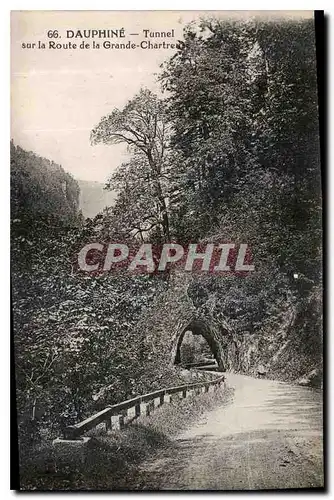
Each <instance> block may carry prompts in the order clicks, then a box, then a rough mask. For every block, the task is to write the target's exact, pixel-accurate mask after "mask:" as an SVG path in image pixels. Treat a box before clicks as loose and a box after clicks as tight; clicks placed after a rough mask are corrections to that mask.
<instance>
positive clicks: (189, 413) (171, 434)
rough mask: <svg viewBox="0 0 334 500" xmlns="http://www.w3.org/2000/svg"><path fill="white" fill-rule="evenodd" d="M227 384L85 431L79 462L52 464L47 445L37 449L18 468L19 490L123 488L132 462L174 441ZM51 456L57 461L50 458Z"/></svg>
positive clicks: (220, 400) (224, 400)
mask: <svg viewBox="0 0 334 500" xmlns="http://www.w3.org/2000/svg"><path fill="white" fill-rule="evenodd" d="M231 397H232V390H231V389H229V388H226V389H223V388H221V389H219V390H218V391H216V392H212V393H203V394H200V395H197V396H192V397H189V398H186V399H182V400H179V401H173V402H171V403H167V404H164V405H163V406H161V407H159V408H157V409H156V410H155V411H154V413H152V414H151V415H150V416H148V417H144V416H141V417H139V418H138V419H137V420H136V421H135V422H133V423H132V424H131V425H129V426H127V427H126V428H125V429H123V430H122V431H112V432H108V433H106V432H105V431H104V430H103V429H95V430H94V431H91V433H90V436H91V440H90V441H89V448H88V450H87V454H86V459H85V461H84V463H82V462H80V460H79V458H76V457H73V461H72V463H71V465H69V464H59V463H57V466H56V467H54V466H53V467H52V466H50V464H52V463H53V464H54V456H53V449H52V447H50V446H49V447H47V446H46V447H45V448H44V449H42V450H40V452H39V454H38V455H37V457H36V456H35V457H34V458H33V459H32V461H31V462H29V461H28V463H26V464H25V466H24V467H23V468H22V471H21V472H22V474H21V489H24V490H67V491H68V490H126V489H129V486H128V485H130V484H132V483H133V480H134V478H135V476H136V473H137V469H138V465H139V464H140V463H141V462H142V461H144V460H145V459H147V458H149V457H151V456H153V455H154V454H155V453H157V452H158V451H159V450H161V449H164V448H167V447H173V446H175V444H174V441H173V438H175V437H176V436H177V435H178V434H179V433H180V432H182V430H184V429H186V428H187V427H189V426H190V425H191V424H193V423H194V422H196V420H197V419H198V418H199V417H200V416H201V415H203V414H205V413H206V412H207V411H210V410H212V409H214V408H215V407H217V406H220V405H222V404H228V402H229V400H230V398H231ZM56 462H57V461H56Z"/></svg>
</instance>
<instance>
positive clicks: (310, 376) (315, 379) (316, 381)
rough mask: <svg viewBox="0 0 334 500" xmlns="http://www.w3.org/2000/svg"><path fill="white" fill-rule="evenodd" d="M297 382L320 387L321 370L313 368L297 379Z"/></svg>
mask: <svg viewBox="0 0 334 500" xmlns="http://www.w3.org/2000/svg"><path fill="white" fill-rule="evenodd" d="M297 383H298V385H303V386H305V387H320V386H322V372H321V370H320V369H318V368H315V369H314V370H312V371H311V372H310V373H307V374H306V375H304V376H303V377H301V378H300V379H298V380H297Z"/></svg>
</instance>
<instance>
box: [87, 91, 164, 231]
mask: <svg viewBox="0 0 334 500" xmlns="http://www.w3.org/2000/svg"><path fill="white" fill-rule="evenodd" d="M167 139H168V137H167V127H166V121H165V113H164V105H163V102H162V101H161V100H159V99H158V98H157V96H155V95H154V94H153V93H152V92H151V91H149V90H143V89H142V90H141V91H140V92H139V94H138V95H136V96H135V97H134V98H133V99H131V100H130V101H129V102H128V103H127V104H126V106H125V107H124V109H123V110H119V109H115V110H114V111H113V112H112V113H111V114H110V115H107V116H105V117H103V118H102V119H101V121H100V123H99V124H98V125H97V127H95V128H94V129H93V130H92V133H91V142H92V144H98V143H103V144H119V143H125V144H127V146H128V149H129V151H130V152H131V154H132V160H131V162H130V163H128V164H127V167H126V168H127V169H129V168H133V170H134V171H135V172H138V175H137V177H138V178H140V176H141V171H142V170H143V169H144V170H146V174H147V185H148V186H150V188H151V189H152V193H153V196H154V198H155V200H156V203H157V208H158V217H159V224H160V225H161V228H162V233H163V239H164V241H170V228H169V215H168V207H167V196H166V192H165V190H164V178H165V176H166V171H167V165H166V150H167V145H168V144H167ZM124 170H125V167H124V166H123V171H124ZM127 171H129V170H127ZM119 176H120V174H118V177H119ZM132 177H133V176H132ZM112 180H116V181H117V179H115V178H114V179H112ZM150 188H149V189H150ZM143 217H144V218H145V217H146V215H144V216H143ZM147 217H150V215H148V216H147ZM139 231H141V229H139Z"/></svg>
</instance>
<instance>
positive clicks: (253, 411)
mask: <svg viewBox="0 0 334 500" xmlns="http://www.w3.org/2000/svg"><path fill="white" fill-rule="evenodd" d="M227 380H228V384H229V385H230V386H233V387H235V392H234V397H233V401H232V402H231V403H230V404H228V405H227V406H221V407H219V408H217V409H216V410H213V411H210V412H208V413H207V414H206V415H205V416H204V417H202V418H201V419H200V420H199V421H198V422H197V423H196V424H195V425H193V426H191V427H190V428H189V429H188V430H187V431H186V432H184V433H183V434H182V435H179V436H178V437H177V438H176V439H175V442H174V443H173V445H175V446H172V447H170V448H168V449H166V450H164V451H163V452H160V453H159V454H158V455H157V456H155V458H154V459H151V460H149V461H147V462H145V463H143V464H142V465H141V468H140V473H139V476H138V482H137V485H136V489H144V490H201V489H206V490H254V489H274V488H275V489H276V488H312V487H313V488H314V487H321V486H323V472H322V470H323V464H322V461H323V457H322V394H321V392H320V391H316V390H313V389H309V388H305V387H300V386H296V385H289V384H286V383H282V382H277V381H271V380H264V379H254V378H252V377H247V376H243V375H234V374H230V375H229V374H228V375H227Z"/></svg>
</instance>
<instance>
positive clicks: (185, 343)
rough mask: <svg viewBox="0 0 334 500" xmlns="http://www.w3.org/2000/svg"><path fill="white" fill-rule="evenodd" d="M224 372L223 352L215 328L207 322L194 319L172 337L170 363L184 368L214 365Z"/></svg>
mask: <svg viewBox="0 0 334 500" xmlns="http://www.w3.org/2000/svg"><path fill="white" fill-rule="evenodd" d="M215 362H216V366H217V369H219V370H220V371H224V361H223V351H222V348H221V345H220V342H219V336H218V330H217V327H216V326H214V325H212V323H210V322H209V321H205V320H199V319H194V320H192V321H190V322H189V323H188V324H187V326H185V327H183V328H181V329H180V330H179V331H178V332H177V333H176V335H175V336H174V342H173V348H172V363H173V364H174V365H182V366H185V367H191V365H194V366H200V365H201V364H202V365H203V366H206V365H214V364H215Z"/></svg>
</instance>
